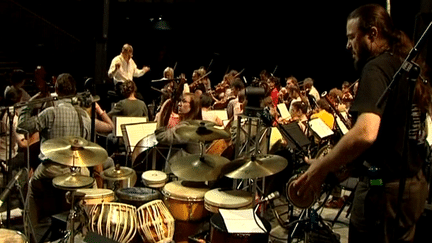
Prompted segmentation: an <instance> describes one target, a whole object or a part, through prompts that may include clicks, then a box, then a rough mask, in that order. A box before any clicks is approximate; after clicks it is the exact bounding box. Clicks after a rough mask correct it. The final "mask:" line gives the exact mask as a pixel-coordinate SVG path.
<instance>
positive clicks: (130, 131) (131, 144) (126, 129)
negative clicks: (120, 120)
mask: <svg viewBox="0 0 432 243" xmlns="http://www.w3.org/2000/svg"><path fill="white" fill-rule="evenodd" d="M156 126H157V123H156V122H140V123H131V124H121V125H120V127H121V131H122V136H123V140H124V142H125V146H126V161H128V156H129V154H130V153H132V152H133V151H134V150H135V147H136V146H137V144H138V143H139V142H140V140H142V139H143V138H145V137H147V136H149V135H151V134H154V131H155V130H156ZM154 140H155V139H154ZM154 140H153V141H149V143H148V144H146V145H145V146H143V145H141V147H145V150H143V151H142V152H144V151H147V150H148V149H149V148H152V147H154V146H156V145H157V141H156V142H155V141H154ZM155 163H156V162H155V161H153V167H154V166H155ZM131 167H132V163H131Z"/></svg>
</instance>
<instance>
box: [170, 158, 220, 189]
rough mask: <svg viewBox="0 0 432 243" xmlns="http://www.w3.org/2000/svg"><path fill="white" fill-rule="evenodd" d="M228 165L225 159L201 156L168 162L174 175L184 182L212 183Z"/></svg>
mask: <svg viewBox="0 0 432 243" xmlns="http://www.w3.org/2000/svg"><path fill="white" fill-rule="evenodd" d="M228 163H229V160H228V159H227V158H224V157H221V156H217V155H212V154H203V155H202V156H200V155H188V156H184V157H180V158H178V159H176V160H175V161H170V166H171V170H172V172H173V173H174V175H176V176H178V177H179V178H181V179H184V180H186V181H196V182H202V181H214V180H217V179H219V177H220V176H221V169H222V167H224V166H225V165H226V164H228Z"/></svg>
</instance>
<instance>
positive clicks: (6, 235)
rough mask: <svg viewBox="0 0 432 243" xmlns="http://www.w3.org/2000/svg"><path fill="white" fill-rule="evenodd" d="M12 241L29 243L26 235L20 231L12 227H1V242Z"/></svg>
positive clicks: (8, 242)
mask: <svg viewBox="0 0 432 243" xmlns="http://www.w3.org/2000/svg"><path fill="white" fill-rule="evenodd" d="M10 242H16V243H27V242H28V240H27V238H26V236H25V235H24V234H23V233H21V232H19V231H16V230H10V229H0V243H10Z"/></svg>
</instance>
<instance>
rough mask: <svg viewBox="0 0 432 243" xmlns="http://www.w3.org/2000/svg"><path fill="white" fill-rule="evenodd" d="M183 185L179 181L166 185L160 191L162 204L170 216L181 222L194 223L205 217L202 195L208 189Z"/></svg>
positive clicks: (206, 213) (205, 211) (206, 212)
mask: <svg viewBox="0 0 432 243" xmlns="http://www.w3.org/2000/svg"><path fill="white" fill-rule="evenodd" d="M183 184H184V183H183ZM183 184H182V182H181V181H173V182H170V183H167V184H166V185H165V186H164V188H163V190H162V194H163V199H164V203H165V205H166V206H167V207H168V209H169V210H170V212H171V214H172V216H173V217H174V218H175V219H177V220H183V221H196V220H200V219H202V218H204V217H205V216H207V215H208V211H207V210H206V209H205V207H204V195H205V193H206V192H207V191H209V188H208V187H189V186H185V185H183Z"/></svg>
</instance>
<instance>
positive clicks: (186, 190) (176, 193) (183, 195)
mask: <svg viewBox="0 0 432 243" xmlns="http://www.w3.org/2000/svg"><path fill="white" fill-rule="evenodd" d="M208 190H209V188H208V187H189V186H185V185H184V183H182V181H172V182H170V183H167V184H166V185H165V186H164V188H163V190H162V194H164V196H167V197H170V198H173V199H183V200H184V199H187V200H188V201H203V200H204V195H205V193H206V192H207V191H208Z"/></svg>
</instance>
